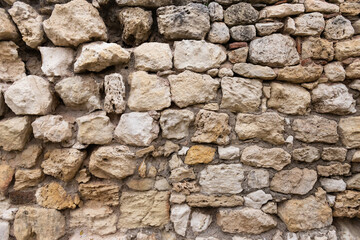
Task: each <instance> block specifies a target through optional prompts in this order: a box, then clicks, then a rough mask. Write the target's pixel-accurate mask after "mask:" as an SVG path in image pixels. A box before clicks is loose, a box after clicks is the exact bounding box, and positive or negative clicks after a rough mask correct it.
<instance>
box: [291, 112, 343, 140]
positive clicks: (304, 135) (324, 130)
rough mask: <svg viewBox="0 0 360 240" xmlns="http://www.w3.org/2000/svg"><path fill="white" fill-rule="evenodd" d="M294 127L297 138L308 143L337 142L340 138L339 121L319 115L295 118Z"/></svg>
mask: <svg viewBox="0 0 360 240" xmlns="http://www.w3.org/2000/svg"><path fill="white" fill-rule="evenodd" d="M292 129H293V131H294V132H295V138H296V139H298V140H300V141H303V142H307V143H313V142H323V143H336V142H337V141H338V140H339V136H338V133H337V122H335V121H333V120H329V119H326V118H323V117H319V116H312V117H308V118H306V119H295V120H294V122H293V123H292Z"/></svg>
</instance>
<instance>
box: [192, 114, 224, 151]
mask: <svg viewBox="0 0 360 240" xmlns="http://www.w3.org/2000/svg"><path fill="white" fill-rule="evenodd" d="M195 127H196V131H195V133H194V135H193V137H192V138H191V141H192V142H198V143H216V144H219V145H226V144H228V143H229V141H230V137H229V135H230V132H231V127H230V126H229V115H228V114H226V113H216V112H212V111H207V110H203V109H202V110H200V111H199V112H198V114H197V115H196V118H195Z"/></svg>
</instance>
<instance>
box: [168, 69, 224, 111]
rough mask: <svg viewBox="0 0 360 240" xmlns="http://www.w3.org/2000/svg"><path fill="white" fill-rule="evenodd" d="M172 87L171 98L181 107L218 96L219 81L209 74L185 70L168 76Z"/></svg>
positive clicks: (204, 101) (207, 100)
mask: <svg viewBox="0 0 360 240" xmlns="http://www.w3.org/2000/svg"><path fill="white" fill-rule="evenodd" d="M168 80H169V82H170V88H171V99H172V101H173V102H174V103H175V104H176V105H177V106H179V107H180V108H184V107H187V106H189V105H193V104H198V103H206V102H209V101H211V100H214V99H215V98H216V96H217V89H218V88H219V85H220V83H219V81H218V80H216V79H213V78H212V77H210V76H209V75H202V74H198V73H193V72H191V71H188V70H186V71H184V72H182V73H180V74H178V75H170V76H169V77H168Z"/></svg>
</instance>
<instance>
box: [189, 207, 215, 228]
mask: <svg viewBox="0 0 360 240" xmlns="http://www.w3.org/2000/svg"><path fill="white" fill-rule="evenodd" d="M211 220H212V218H211V215H209V214H204V213H202V212H199V211H194V212H193V213H192V214H191V221H190V226H191V229H192V230H193V232H203V231H205V230H206V229H207V228H208V227H209V225H210V224H211Z"/></svg>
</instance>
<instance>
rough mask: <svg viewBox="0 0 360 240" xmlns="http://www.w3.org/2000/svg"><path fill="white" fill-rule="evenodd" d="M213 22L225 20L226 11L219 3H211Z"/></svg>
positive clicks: (209, 6)
mask: <svg viewBox="0 0 360 240" xmlns="http://www.w3.org/2000/svg"><path fill="white" fill-rule="evenodd" d="M208 8H209V14H210V20H211V22H216V21H222V20H223V19H224V9H223V7H222V6H221V5H220V4H219V3H217V2H211V3H209V5H208Z"/></svg>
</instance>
